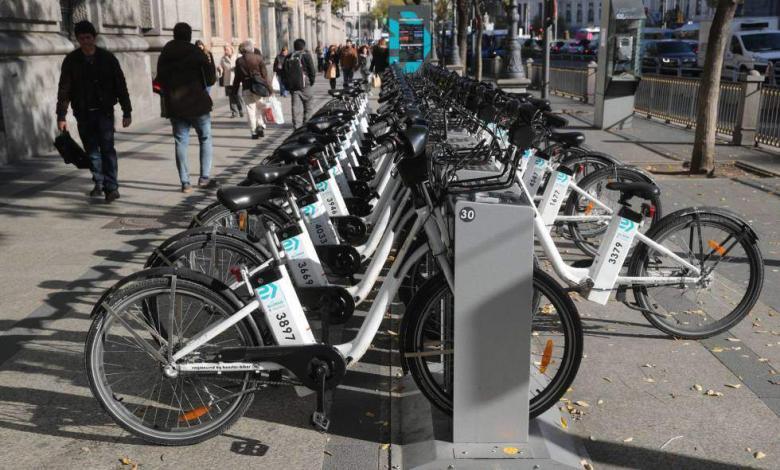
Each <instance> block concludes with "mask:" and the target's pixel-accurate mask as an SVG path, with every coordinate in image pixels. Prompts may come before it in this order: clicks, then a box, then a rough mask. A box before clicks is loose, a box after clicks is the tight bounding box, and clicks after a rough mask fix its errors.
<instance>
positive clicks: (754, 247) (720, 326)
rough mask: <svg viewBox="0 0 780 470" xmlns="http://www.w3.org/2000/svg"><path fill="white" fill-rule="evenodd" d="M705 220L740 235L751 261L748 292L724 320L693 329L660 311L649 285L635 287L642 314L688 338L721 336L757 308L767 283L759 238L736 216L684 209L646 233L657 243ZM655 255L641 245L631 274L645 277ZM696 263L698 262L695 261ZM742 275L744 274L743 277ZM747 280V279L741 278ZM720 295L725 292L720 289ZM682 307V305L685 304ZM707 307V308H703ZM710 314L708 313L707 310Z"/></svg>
mask: <svg viewBox="0 0 780 470" xmlns="http://www.w3.org/2000/svg"><path fill="white" fill-rule="evenodd" d="M697 222H698V223H701V224H704V226H705V227H706V226H712V227H718V226H719V227H721V228H723V229H724V230H728V231H730V232H732V233H734V234H740V238H741V241H740V246H741V247H742V249H743V250H744V251H745V255H746V257H747V260H748V263H747V264H748V267H749V271H750V274H749V279H748V281H747V288H746V289H745V293H744V294H743V296H742V298H741V299H740V300H739V302H738V303H736V305H735V306H734V309H733V310H731V312H729V313H728V314H727V315H725V316H724V317H723V318H721V319H720V320H718V321H716V322H714V323H712V324H711V325H710V326H708V327H705V328H690V327H689V325H690V323H689V325H685V324H679V323H677V324H673V323H671V322H669V321H667V320H666V318H665V317H664V316H662V315H659V314H657V313H655V312H656V309H655V308H653V303H654V302H653V300H652V295H651V294H650V293H649V291H650V289H652V288H650V289H648V288H647V287H645V286H639V285H635V286H634V287H633V293H634V298H635V300H636V302H637V305H638V306H639V308H640V309H642V314H643V315H644V317H645V318H646V319H647V321H648V322H650V324H652V325H653V326H654V327H656V328H658V329H659V330H661V331H663V332H664V333H666V334H668V335H670V336H673V337H677V338H684V339H703V338H709V337H711V336H714V335H717V334H719V333H722V332H724V331H727V330H729V329H730V328H731V327H733V326H734V325H736V324H737V323H739V322H740V321H741V320H742V319H743V318H744V317H745V316H746V315H747V314H748V313H749V312H750V310H751V309H752V308H753V306H754V305H755V304H756V302H757V301H758V298H759V296H760V295H761V289H762V287H763V283H764V262H763V257H762V255H761V250H760V249H759V247H758V243H757V242H756V240H754V239H751V236H750V234H749V232H748V231H747V230H745V224H744V223H741V224H740V223H737V222H736V221H735V219H734V217H732V216H724V215H723V214H718V213H717V212H709V211H706V210H702V209H696V210H689V209H683V210H681V211H677V212H674V213H672V214H669V215H667V216H666V217H664V218H663V219H661V220H660V221H659V222H657V223H656V224H654V225H653V227H652V228H651V229H650V230H649V231H648V232H647V233H646V236H648V237H649V238H651V239H652V240H653V241H655V242H656V243H662V241H663V240H664V238H665V237H668V236H670V234H673V233H674V231H675V230H678V229H679V228H683V229H685V228H687V227H693V224H694V223H697ZM652 257H653V251H652V250H651V249H650V248H649V247H648V246H647V245H645V244H641V245H640V246H639V248H638V249H637V250H636V251H635V252H634V254H633V256H632V257H631V259H630V260H629V265H628V275H629V276H643V275H645V273H646V272H647V267H648V264H649V262H650V260H651V258H652ZM692 264H694V263H692ZM741 277H742V276H740V278H741ZM741 280H742V281H744V279H741ZM719 294H721V293H720V292H719ZM681 308H682V307H681ZM702 310H703V309H702ZM704 314H705V315H706V312H704Z"/></svg>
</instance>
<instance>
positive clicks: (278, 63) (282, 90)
mask: <svg viewBox="0 0 780 470" xmlns="http://www.w3.org/2000/svg"><path fill="white" fill-rule="evenodd" d="M287 54H288V51H287V46H284V47H282V51H281V52H280V53H279V55H277V56H276V59H274V73H275V74H276V80H277V81H278V82H279V95H281V96H287V95H288V94H289V93H288V91H287V87H286V86H285V84H284V80H282V74H283V73H284V59H285V58H287Z"/></svg>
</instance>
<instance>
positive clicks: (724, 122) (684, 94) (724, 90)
mask: <svg viewBox="0 0 780 470" xmlns="http://www.w3.org/2000/svg"><path fill="white" fill-rule="evenodd" d="M699 83H700V82H699V79H696V78H682V77H667V76H663V75H645V76H644V77H642V81H641V82H640V83H639V88H638V89H637V92H636V100H635V102H634V109H635V110H636V111H637V112H638V113H641V114H645V115H647V116H650V117H657V118H661V119H664V120H666V121H668V122H674V123H677V124H682V125H684V126H688V127H694V126H695V125H696V112H697V107H696V104H697V97H698V94H699ZM743 86H744V85H743V84H742V83H725V82H722V83H721V84H720V100H719V101H718V124H717V129H718V132H720V133H722V134H728V135H733V134H734V129H735V128H736V126H737V122H738V120H739V110H740V104H741V101H742V97H743V96H744V93H743Z"/></svg>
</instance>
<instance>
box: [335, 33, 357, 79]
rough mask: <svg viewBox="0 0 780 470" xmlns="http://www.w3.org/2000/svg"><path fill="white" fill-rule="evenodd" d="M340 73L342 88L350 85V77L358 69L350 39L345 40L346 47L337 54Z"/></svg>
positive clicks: (354, 50)
mask: <svg viewBox="0 0 780 470" xmlns="http://www.w3.org/2000/svg"><path fill="white" fill-rule="evenodd" d="M339 56H340V60H341V71H342V72H343V73H344V87H345V88H346V87H347V86H349V84H350V83H352V76H353V75H354V74H355V70H357V68H358V54H357V50H356V49H355V46H354V45H353V44H352V40H351V39H347V45H346V46H344V48H343V49H342V50H341V52H340V53H339Z"/></svg>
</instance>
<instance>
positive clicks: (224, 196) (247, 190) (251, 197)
mask: <svg viewBox="0 0 780 470" xmlns="http://www.w3.org/2000/svg"><path fill="white" fill-rule="evenodd" d="M286 195H287V193H286V192H285V190H284V188H282V187H281V186H274V185H270V184H268V185H264V186H230V187H227V188H220V189H218V190H217V199H218V200H219V202H221V203H222V205H224V206H225V207H227V208H228V209H230V210H231V211H240V210H243V209H249V208H250V207H254V206H257V205H258V204H260V203H262V202H266V201H268V200H269V199H274V198H280V197H285V196H286Z"/></svg>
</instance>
